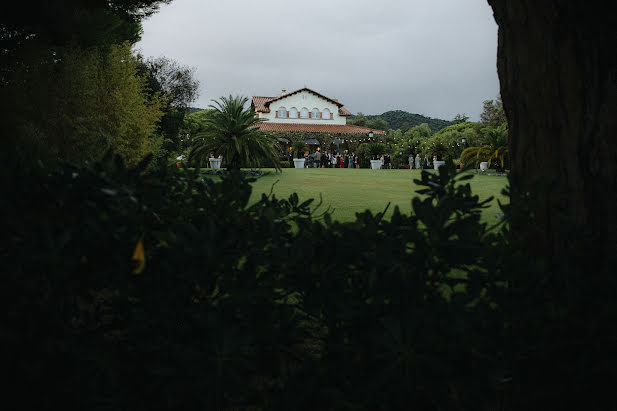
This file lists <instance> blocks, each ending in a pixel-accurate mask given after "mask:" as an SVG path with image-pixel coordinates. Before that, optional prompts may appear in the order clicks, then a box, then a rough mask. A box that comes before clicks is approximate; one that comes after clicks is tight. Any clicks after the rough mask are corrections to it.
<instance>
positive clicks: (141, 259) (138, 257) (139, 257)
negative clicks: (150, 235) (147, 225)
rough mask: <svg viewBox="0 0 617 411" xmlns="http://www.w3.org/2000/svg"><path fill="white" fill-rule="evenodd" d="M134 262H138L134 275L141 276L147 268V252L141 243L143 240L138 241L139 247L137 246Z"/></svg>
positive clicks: (134, 252)
mask: <svg viewBox="0 0 617 411" xmlns="http://www.w3.org/2000/svg"><path fill="white" fill-rule="evenodd" d="M133 260H135V261H137V267H135V269H134V270H133V274H140V273H141V272H142V271H143V270H144V267H145V266H146V252H145V250H144V244H143V242H142V241H141V238H140V239H139V241H137V245H135V251H133Z"/></svg>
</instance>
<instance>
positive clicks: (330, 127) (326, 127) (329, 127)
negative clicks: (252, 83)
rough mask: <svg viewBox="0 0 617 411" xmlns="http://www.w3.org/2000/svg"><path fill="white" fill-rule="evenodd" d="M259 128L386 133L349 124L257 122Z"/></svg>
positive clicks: (265, 129) (270, 129) (269, 129)
mask: <svg viewBox="0 0 617 411" xmlns="http://www.w3.org/2000/svg"><path fill="white" fill-rule="evenodd" d="M259 128H260V129H261V130H264V131H283V132H285V131H307V132H313V133H345V134H368V133H369V131H373V133H375V134H386V132H385V131H382V130H374V129H371V128H366V127H360V126H353V125H351V124H293V123H270V122H267V121H264V122H262V123H259Z"/></svg>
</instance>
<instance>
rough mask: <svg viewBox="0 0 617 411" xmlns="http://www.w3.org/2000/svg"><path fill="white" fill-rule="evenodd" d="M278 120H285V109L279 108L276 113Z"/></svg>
mask: <svg viewBox="0 0 617 411" xmlns="http://www.w3.org/2000/svg"><path fill="white" fill-rule="evenodd" d="M277 113H278V118H286V117H287V109H286V108H285V107H280V108H279V109H278V111H277Z"/></svg>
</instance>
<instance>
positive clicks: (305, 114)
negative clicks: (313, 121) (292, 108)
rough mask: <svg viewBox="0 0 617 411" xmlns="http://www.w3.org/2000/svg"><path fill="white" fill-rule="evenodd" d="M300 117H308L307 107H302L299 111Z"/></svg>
mask: <svg viewBox="0 0 617 411" xmlns="http://www.w3.org/2000/svg"><path fill="white" fill-rule="evenodd" d="M300 118H308V108H306V107H303V108H302V110H301V111H300Z"/></svg>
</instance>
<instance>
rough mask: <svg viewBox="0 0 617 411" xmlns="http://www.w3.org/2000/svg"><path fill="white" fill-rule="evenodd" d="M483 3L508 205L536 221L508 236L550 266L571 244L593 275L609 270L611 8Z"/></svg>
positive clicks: (612, 234) (614, 238)
mask: <svg viewBox="0 0 617 411" xmlns="http://www.w3.org/2000/svg"><path fill="white" fill-rule="evenodd" d="M488 2H489V4H490V5H491V7H492V8H493V11H494V16H495V20H496V22H497V24H498V25H499V47H498V60H497V67H498V72H499V79H500V82H501V96H502V99H503V105H504V110H505V112H506V116H507V118H508V124H509V133H510V135H509V140H510V159H511V189H512V199H511V201H512V205H513V208H514V209H525V208H528V209H529V210H530V211H531V213H532V215H533V217H534V219H535V222H534V229H533V230H531V229H530V227H526V226H525V225H518V226H517V225H514V227H513V229H514V230H517V231H519V232H521V233H523V234H524V236H525V237H526V239H527V240H528V241H529V244H530V251H532V252H533V253H537V254H540V255H542V256H547V257H548V258H549V260H550V261H551V263H553V264H554V265H556V266H559V265H563V264H568V263H569V260H570V259H571V258H570V257H572V256H573V253H572V251H573V250H572V249H571V248H572V244H573V240H576V241H579V242H580V243H579V244H578V245H577V250H584V251H585V253H586V256H585V257H586V258H587V259H588V262H589V263H590V266H594V268H596V269H600V270H603V271H605V270H611V269H614V268H615V267H611V266H610V264H612V263H611V262H610V261H611V260H613V261H614V253H615V248H616V245H617V52H616V50H617V30H616V23H615V22H616V20H615V17H614V14H613V13H611V12H609V10H608V9H607V8H606V7H608V4H609V3H610V2H594V1H581V0H575V1H562V0H540V1H539V0H516V1H511V0H488ZM599 3H601V4H602V5H603V6H600V4H599ZM528 193H529V194H528ZM574 254H576V253H574Z"/></svg>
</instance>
